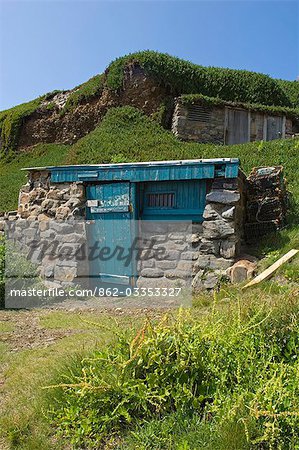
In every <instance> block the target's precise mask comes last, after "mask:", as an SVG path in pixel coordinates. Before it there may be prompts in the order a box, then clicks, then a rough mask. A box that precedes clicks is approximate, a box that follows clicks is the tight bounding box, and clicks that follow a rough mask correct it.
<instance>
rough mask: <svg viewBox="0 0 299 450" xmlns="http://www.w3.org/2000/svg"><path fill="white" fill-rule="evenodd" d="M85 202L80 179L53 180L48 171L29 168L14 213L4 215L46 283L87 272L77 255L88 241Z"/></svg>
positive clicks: (16, 240)
mask: <svg viewBox="0 0 299 450" xmlns="http://www.w3.org/2000/svg"><path fill="white" fill-rule="evenodd" d="M85 203H86V200H85V190H84V186H83V184H82V183H69V184H67V183H63V184H62V183H55V184H53V183H51V178H50V173H49V172H48V171H32V172H29V176H28V182H27V184H25V185H24V186H22V188H21V190H20V195H19V205H18V211H17V214H16V215H8V217H7V219H8V222H7V231H8V237H9V238H10V239H12V240H13V242H14V244H15V245H17V246H19V248H20V252H21V253H22V255H23V256H24V257H28V258H29V259H30V261H31V262H32V263H33V264H35V265H36V266H37V267H38V273H39V275H40V276H41V277H42V278H43V279H44V281H45V284H46V285H47V286H48V287H59V286H62V287H67V286H70V285H72V284H74V283H75V282H76V279H77V278H78V277H83V276H84V277H85V276H87V275H88V267H87V264H86V261H85V260H84V259H83V260H82V258H81V257H80V248H81V246H82V245H86V242H87V240H86V226H85ZM29 255H30V256H29Z"/></svg>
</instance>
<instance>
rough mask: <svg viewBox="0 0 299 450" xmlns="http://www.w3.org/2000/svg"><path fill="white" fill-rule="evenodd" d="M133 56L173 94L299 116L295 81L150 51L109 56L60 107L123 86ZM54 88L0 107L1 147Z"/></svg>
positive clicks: (11, 142) (13, 139) (7, 147)
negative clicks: (106, 63)
mask: <svg viewBox="0 0 299 450" xmlns="http://www.w3.org/2000/svg"><path fill="white" fill-rule="evenodd" d="M134 62H137V63H138V64H139V65H140V66H141V67H142V68H143V69H144V71H145V72H146V73H147V74H148V75H150V76H151V77H153V78H154V79H155V80H156V81H157V82H158V83H161V84H162V85H164V86H166V87H167V88H168V89H169V92H170V93H171V94H172V95H179V94H201V95H204V96H208V97H216V98H217V99H221V100H225V101H232V102H239V103H250V104H256V105H259V107H261V105H264V107H265V106H267V105H268V106H272V107H282V108H294V109H295V111H293V113H294V114H295V115H296V116H297V117H298V116H299V111H298V108H299V82H296V81H287V80H276V79H273V78H271V77H269V76H268V75H264V74H261V73H256V72H249V71H246V70H233V69H227V68H218V67H204V66H200V65H196V64H193V63H191V62H189V61H185V60H183V59H179V58H176V57H173V56H170V55H168V54H166V53H158V52H153V51H142V52H137V53H132V54H129V55H126V56H123V57H121V58H118V59H116V60H115V61H113V62H112V63H111V64H110V65H109V66H108V67H107V69H106V71H105V73H104V74H100V75H95V76H93V77H92V78H90V79H89V80H88V81H86V82H85V83H82V84H81V85H80V86H77V87H76V88H75V89H74V90H73V91H72V92H71V94H70V96H69V98H68V99H67V102H66V104H65V106H64V108H63V110H62V111H61V113H62V114H64V113H66V112H69V111H71V110H72V109H74V108H75V107H76V106H77V105H78V104H80V103H82V102H85V101H89V100H91V99H92V98H93V97H94V96H99V95H100V94H101V92H102V90H103V89H104V88H105V87H106V88H108V89H112V90H114V91H118V90H120V89H121V88H122V87H123V79H124V73H125V70H124V69H125V67H126V66H127V65H130V64H132V63H134ZM57 92H59V91H54V92H53V93H49V94H46V95H44V96H42V97H39V98H37V99H34V100H32V101H30V102H27V103H24V104H22V105H18V106H15V107H14V108H11V109H8V110H6V111H2V112H0V135H1V140H2V153H5V154H7V153H8V152H10V151H12V150H15V148H16V147H17V142H18V137H19V133H20V128H21V126H22V122H23V120H24V119H25V118H26V117H28V116H29V115H31V114H32V113H33V112H34V111H36V110H37V109H38V108H39V106H40V105H41V102H42V101H43V100H45V99H51V98H52V96H53V94H55V93H57ZM50 105H51V104H50ZM289 112H290V111H289ZM0 157H1V155H0Z"/></svg>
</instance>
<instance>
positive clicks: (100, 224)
mask: <svg viewBox="0 0 299 450" xmlns="http://www.w3.org/2000/svg"><path fill="white" fill-rule="evenodd" d="M89 200H92V201H93V202H92V205H94V204H95V201H96V202H97V206H87V214H86V217H87V219H88V220H90V221H91V224H90V225H89V227H88V240H89V247H90V248H94V246H96V247H97V248H98V249H99V250H97V251H96V252H95V253H94V256H95V255H99V252H100V251H101V254H100V257H97V258H95V257H94V258H92V259H91V260H90V275H91V277H92V278H93V279H94V281H95V282H96V283H97V284H100V285H102V284H106V285H107V286H117V285H124V286H130V285H132V284H133V282H134V277H135V261H134V258H131V259H130V258H129V257H127V255H128V254H129V252H130V248H131V244H132V241H133V240H134V237H135V230H134V223H135V222H134V221H132V220H131V218H132V212H131V211H132V208H131V187H130V183H129V182H122V183H106V184H96V185H89V186H87V205H88V204H89V203H88V201H89Z"/></svg>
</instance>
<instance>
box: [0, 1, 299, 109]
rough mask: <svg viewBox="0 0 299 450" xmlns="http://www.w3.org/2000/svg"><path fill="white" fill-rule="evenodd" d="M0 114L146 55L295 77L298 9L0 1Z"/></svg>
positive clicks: (269, 4)
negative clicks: (120, 60) (123, 59)
mask: <svg viewBox="0 0 299 450" xmlns="http://www.w3.org/2000/svg"><path fill="white" fill-rule="evenodd" d="M0 13H1V18H0V20H1V21H0V64H1V67H0V68H1V71H0V74H1V75H0V110H1V109H5V108H8V107H11V106H13V105H16V104H18V103H22V102H25V101H28V100H31V99H33V98H35V97H37V96H39V95H41V94H43V93H46V92H49V91H52V90H54V89H69V88H72V87H74V86H76V85H78V84H80V83H82V82H84V81H86V80H87V79H88V78H90V77H91V76H92V75H95V74H97V73H100V72H102V71H103V70H104V69H105V67H106V66H107V65H108V64H109V62H110V61H111V60H113V59H114V58H116V57H118V56H121V55H124V54H126V53H129V52H133V51H138V50H144V49H151V50H158V51H161V52H168V53H170V54H172V55H176V56H179V57H181V58H184V59H189V60H191V61H193V62H194V63H198V64H202V65H212V66H221V67H232V68H238V69H248V70H254V71H258V72H263V73H267V74H269V75H271V76H273V77H279V78H285V79H289V80H293V79H295V78H296V77H297V76H298V75H299V68H298V59H299V54H298V53H299V45H298V31H299V17H298V2H296V1H279V0H276V1H271V0H261V1H258V0H256V1H254V0H253V1H242V0H239V1H191V2H189V1H157V2H156V1H135V2H128V1H107V2H104V1H99V0H98V1H92V2H90V1H72V0H68V1H59V0H58V1H42V0H40V1H26V0H25V1H14V0H10V1H5V0H0Z"/></svg>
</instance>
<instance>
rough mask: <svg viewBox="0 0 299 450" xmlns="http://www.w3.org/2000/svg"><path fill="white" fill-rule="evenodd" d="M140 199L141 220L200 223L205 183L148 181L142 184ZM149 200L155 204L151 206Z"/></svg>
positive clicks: (197, 181) (200, 181)
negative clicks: (191, 221)
mask: <svg viewBox="0 0 299 450" xmlns="http://www.w3.org/2000/svg"><path fill="white" fill-rule="evenodd" d="M140 197H141V208H140V216H141V218H142V219H146V220H193V221H195V222H201V221H202V219H203V217H202V215H203V211H204V208H205V204H206V181H205V180H186V181H182V180H180V181H156V182H153V181H150V182H147V183H142V189H141V195H140ZM151 199H152V201H153V202H155V201H156V204H154V205H153V204H151V203H150V202H151ZM155 199H157V200H155ZM159 199H161V200H160V202H159Z"/></svg>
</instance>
